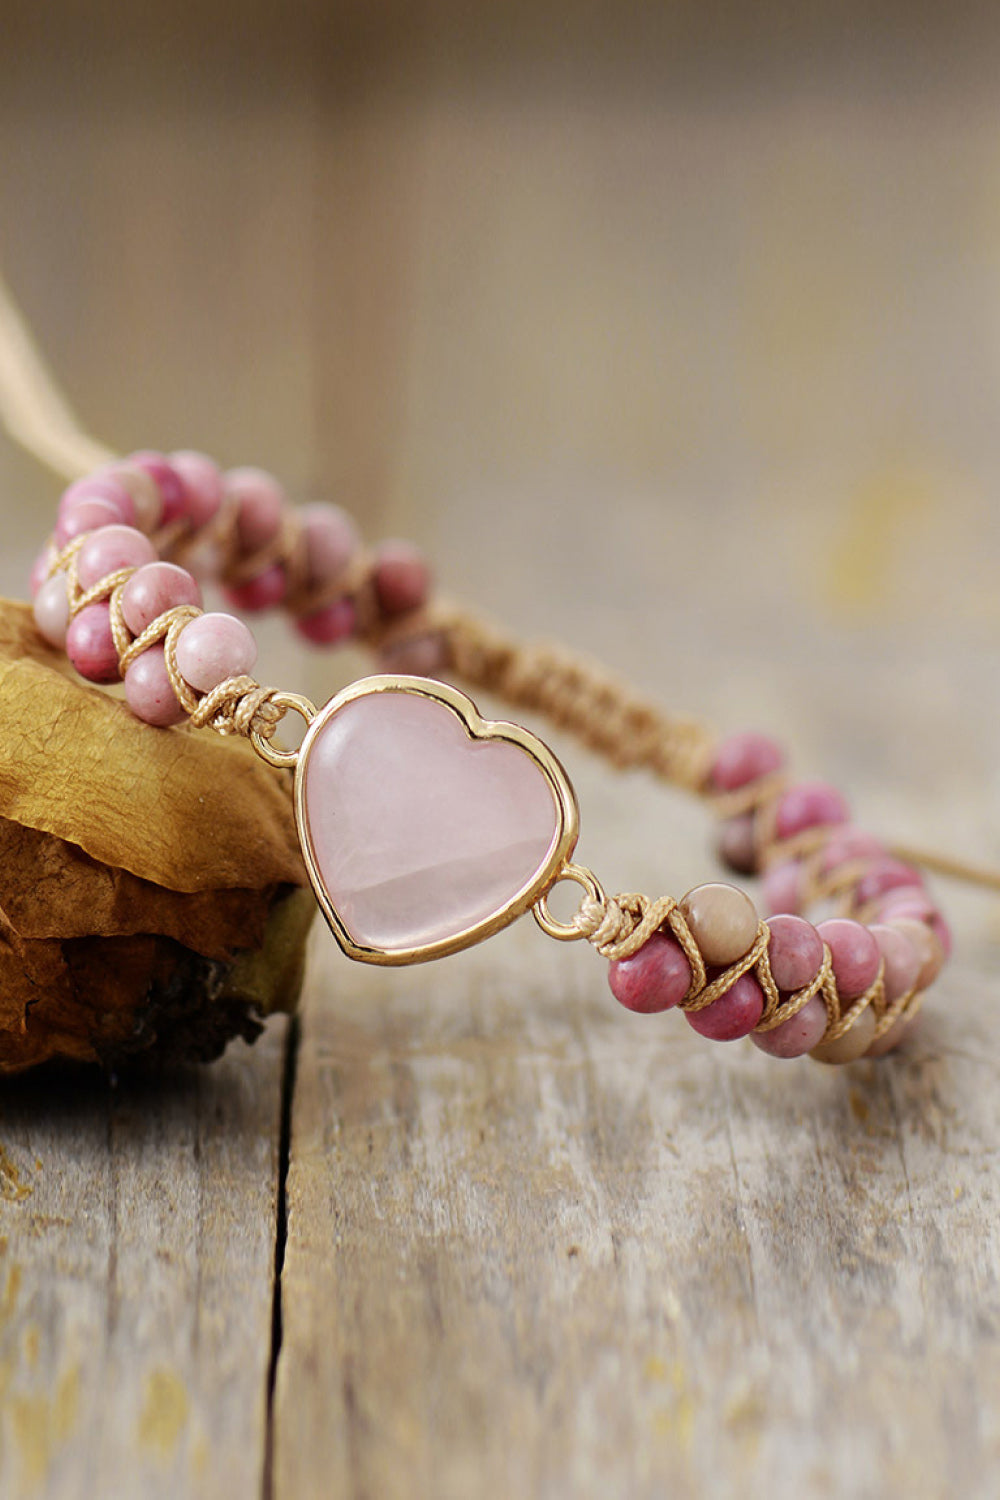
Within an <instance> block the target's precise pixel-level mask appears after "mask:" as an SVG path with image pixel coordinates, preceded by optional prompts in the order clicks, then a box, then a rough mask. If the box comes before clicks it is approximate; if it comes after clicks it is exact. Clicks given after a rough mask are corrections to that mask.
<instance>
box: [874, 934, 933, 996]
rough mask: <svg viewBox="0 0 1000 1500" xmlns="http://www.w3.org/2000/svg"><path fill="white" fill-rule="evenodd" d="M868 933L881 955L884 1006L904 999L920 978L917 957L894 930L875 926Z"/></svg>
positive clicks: (904, 938)
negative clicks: (902, 996)
mask: <svg viewBox="0 0 1000 1500" xmlns="http://www.w3.org/2000/svg"><path fill="white" fill-rule="evenodd" d="M868 931H869V932H870V933H871V935H872V937H873V938H874V939H875V941H876V942H877V943H878V946H879V952H880V953H881V954H882V964H883V971H882V978H883V980H884V982H885V999H886V1004H887V1005H891V1004H892V1002H893V1001H894V1000H898V999H899V998H900V996H901V995H908V994H909V992H910V991H911V990H912V989H915V988H916V983H917V980H918V979H919V978H920V967H921V965H920V955H919V953H918V952H917V950H916V948H915V947H914V946H913V943H912V942H911V941H910V939H909V938H908V937H907V935H906V933H905V932H900V931H899V928H898V927H889V926H887V925H885V924H883V923H879V922H876V923H874V924H873V925H872V926H871V927H869V929H868Z"/></svg>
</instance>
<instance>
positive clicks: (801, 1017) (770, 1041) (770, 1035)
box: [750, 995, 827, 1058]
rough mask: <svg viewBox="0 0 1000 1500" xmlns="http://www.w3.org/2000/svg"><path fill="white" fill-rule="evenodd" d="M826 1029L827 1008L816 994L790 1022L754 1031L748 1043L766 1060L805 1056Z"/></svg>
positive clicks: (817, 1044) (820, 1039)
mask: <svg viewBox="0 0 1000 1500" xmlns="http://www.w3.org/2000/svg"><path fill="white" fill-rule="evenodd" d="M826 1026H827V1015H826V1006H825V1005H824V1003H823V1000H822V998H821V997H820V996H819V995H813V997H812V999H811V1000H807V1001H806V1003H805V1005H803V1007H802V1009H801V1010H800V1011H799V1012H798V1014H797V1015H794V1016H792V1018H791V1020H790V1021H782V1023H781V1025H780V1026H775V1027H774V1029H773V1031H755V1032H754V1033H753V1035H752V1036H751V1038H750V1040H751V1041H752V1042H753V1044H754V1046H755V1047H759V1048H760V1050H761V1051H762V1052H766V1053H767V1055H768V1057H782V1058H791V1057H805V1055H806V1053H807V1052H811V1051H812V1049H813V1048H814V1047H818V1046H819V1044H820V1042H821V1041H822V1040H823V1033H824V1032H825V1031H826Z"/></svg>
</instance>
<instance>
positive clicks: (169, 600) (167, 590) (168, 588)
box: [122, 562, 201, 635]
mask: <svg viewBox="0 0 1000 1500" xmlns="http://www.w3.org/2000/svg"><path fill="white" fill-rule="evenodd" d="M178 604H194V605H196V606H197V607H198V608H199V609H200V608H201V589H200V588H199V587H198V585H197V584H196V583H195V581H194V579H193V578H192V577H191V574H190V573H189V572H188V571H187V569H186V568H179V567H177V565H176V563H166V562H151V563H147V564H146V566H145V567H142V568H138V569H137V570H136V571H135V572H134V573H133V574H132V577H131V578H130V579H129V581H128V583H127V584H126V585H125V587H124V589H123V590H122V615H123V616H124V619H125V624H126V625H127V626H128V628H129V630H131V632H132V634H133V635H141V634H142V632H143V631H144V630H145V629H146V626H147V625H152V623H153V621H154V620H157V619H159V617H160V615H162V614H166V612H167V610H168V609H173V608H174V607H175V605H178Z"/></svg>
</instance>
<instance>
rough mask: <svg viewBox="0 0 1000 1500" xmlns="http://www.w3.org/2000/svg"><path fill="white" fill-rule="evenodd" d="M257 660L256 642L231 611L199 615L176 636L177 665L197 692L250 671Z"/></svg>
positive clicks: (205, 690) (202, 691)
mask: <svg viewBox="0 0 1000 1500" xmlns="http://www.w3.org/2000/svg"><path fill="white" fill-rule="evenodd" d="M256 660H257V643H256V641H255V640H254V638H253V636H252V635H251V633H250V631H249V630H248V629H247V627H246V626H245V625H244V623H243V621H242V620H237V619H236V617H235V616H234V615H223V614H209V615H200V616H199V618H198V619H197V620H192V621H191V623H190V624H189V625H185V627H184V629H183V630H182V631H181V633H180V635H179V636H178V637H177V669H178V671H179V672H180V674H181V676H182V677H183V678H184V681H185V682H187V683H189V684H190V685H191V687H193V688H194V690H195V692H196V693H207V692H210V691H211V689H212V688H214V687H217V686H218V685H219V683H220V682H225V680H226V678H227V677H239V676H241V675H242V674H243V673H244V672H249V671H250V669H251V668H252V667H253V664H254V662H255V661H256Z"/></svg>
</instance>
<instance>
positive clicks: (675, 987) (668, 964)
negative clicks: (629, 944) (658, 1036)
mask: <svg viewBox="0 0 1000 1500" xmlns="http://www.w3.org/2000/svg"><path fill="white" fill-rule="evenodd" d="M608 983H609V985H610V986H611V993H612V994H613V995H614V997H615V999H616V1000H617V1001H618V1004H619V1005H624V1007H625V1009H626V1010H634V1011H637V1012H638V1013H640V1014H641V1015H652V1014H654V1013H655V1012H657V1011H662V1010H670V1009H672V1007H673V1006H675V1005H677V1004H679V1003H680V1001H681V1000H683V999H684V996H685V995H686V994H687V992H688V989H689V988H690V985H691V965H690V964H689V963H688V961H687V959H686V958H685V956H684V950H683V948H682V947H681V945H680V943H679V942H678V941H677V939H676V938H675V937H672V936H671V935H670V934H669V933H665V932H654V933H653V936H652V937H651V938H649V939H648V941H647V942H645V943H643V945H642V947H641V948H640V949H639V951H638V953H633V955H632V957H631V958H616V959H614V960H613V961H612V963H610V964H609V965H608Z"/></svg>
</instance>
